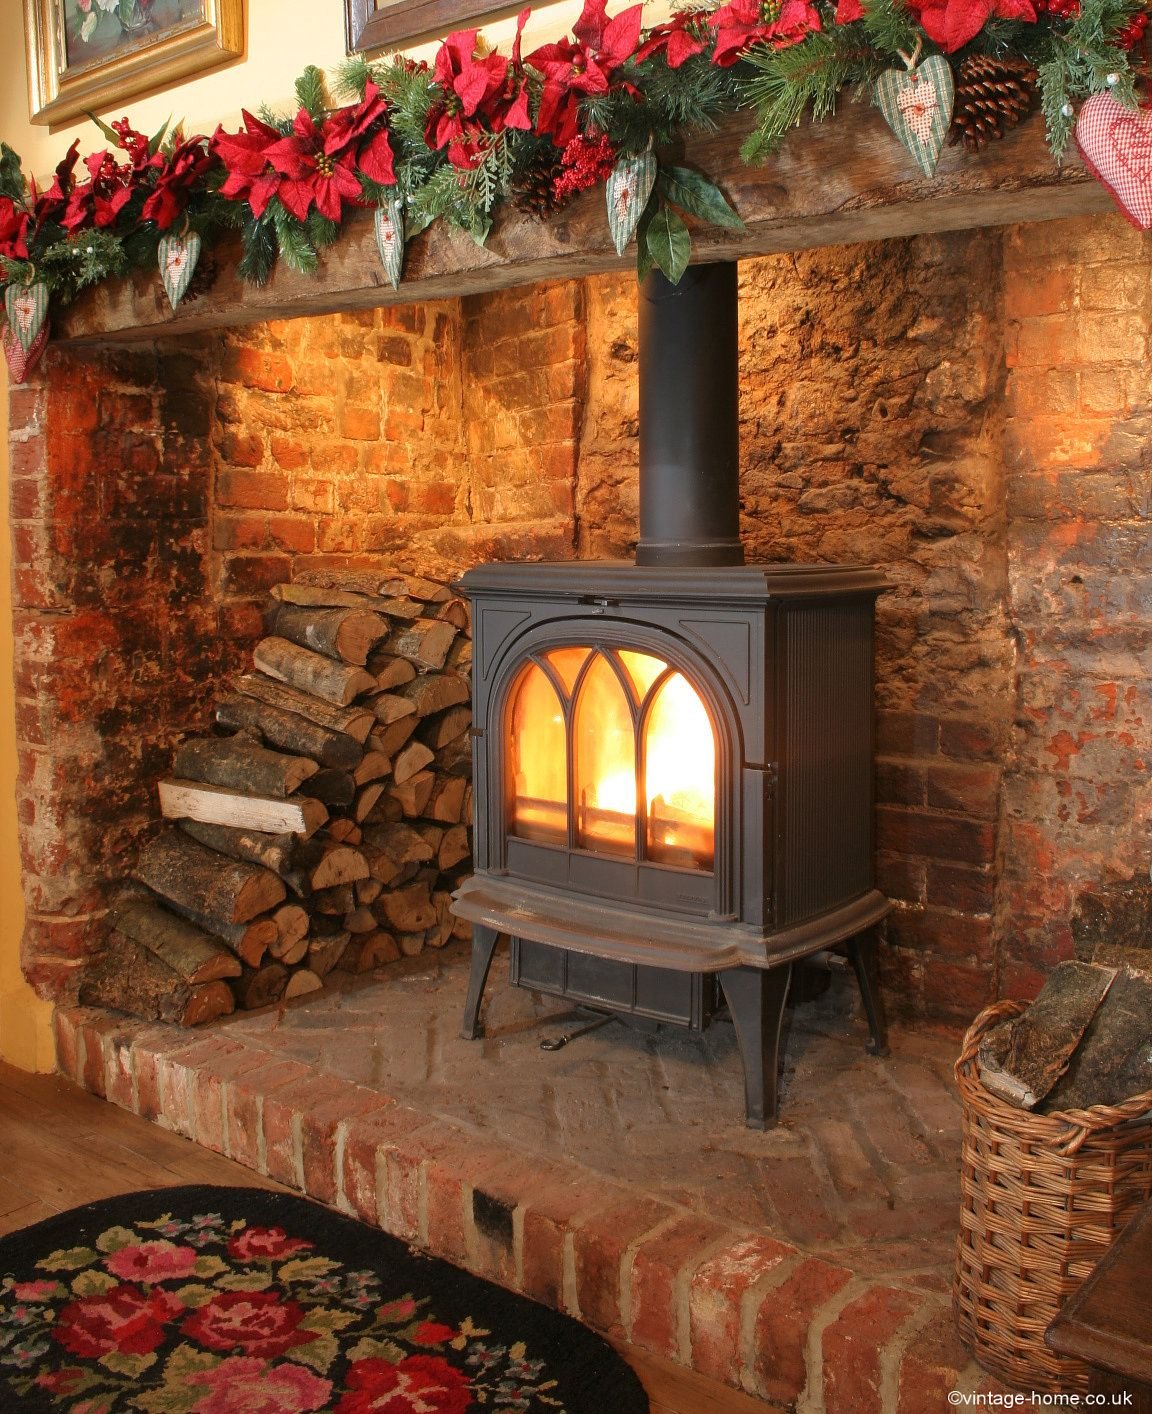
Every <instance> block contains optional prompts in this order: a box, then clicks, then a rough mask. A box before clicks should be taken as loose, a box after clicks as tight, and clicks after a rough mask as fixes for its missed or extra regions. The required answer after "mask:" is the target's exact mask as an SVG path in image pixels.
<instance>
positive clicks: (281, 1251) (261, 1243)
mask: <svg viewBox="0 0 1152 1414" xmlns="http://www.w3.org/2000/svg"><path fill="white" fill-rule="evenodd" d="M315 1245H316V1244H315V1243H313V1242H305V1240H304V1239H303V1238H302V1237H289V1236H288V1234H287V1233H286V1232H285V1231H284V1229H283V1228H282V1227H246V1228H245V1229H244V1231H243V1232H240V1233H237V1234H236V1236H235V1237H232V1238H229V1240H228V1255H229V1256H230V1257H236V1258H238V1259H239V1260H240V1261H241V1262H254V1261H260V1260H261V1259H275V1258H279V1257H291V1256H292V1254H293V1253H294V1252H310V1251H311V1250H312V1248H313V1247H314V1246H315Z"/></svg>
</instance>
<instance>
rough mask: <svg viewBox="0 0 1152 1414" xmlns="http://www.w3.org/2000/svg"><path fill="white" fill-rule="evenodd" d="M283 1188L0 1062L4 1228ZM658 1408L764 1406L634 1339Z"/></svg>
mask: <svg viewBox="0 0 1152 1414" xmlns="http://www.w3.org/2000/svg"><path fill="white" fill-rule="evenodd" d="M183 1183H215V1184H235V1185H240V1186H245V1187H250V1188H251V1187H259V1188H277V1189H278V1188H280V1185H279V1184H276V1183H271V1182H270V1181H269V1180H268V1179H266V1178H261V1177H260V1175H259V1174H257V1173H253V1172H252V1170H251V1169H246V1168H242V1167H241V1166H240V1165H239V1164H234V1163H233V1162H232V1161H231V1160H230V1159H225V1158H221V1157H219V1156H218V1155H216V1154H213V1153H210V1152H209V1151H208V1150H206V1149H201V1148H200V1147H199V1146H198V1145H196V1144H193V1143H192V1142H191V1141H190V1140H187V1139H181V1138H180V1137H179V1136H177V1135H175V1134H170V1133H168V1131H167V1130H164V1129H160V1128H158V1127H157V1126H156V1125H154V1124H149V1123H147V1121H145V1120H142V1119H140V1118H138V1117H137V1116H136V1115H131V1114H128V1113H127V1112H126V1111H125V1110H120V1109H117V1108H116V1106H115V1105H109V1104H105V1103H104V1101H103V1100H98V1099H97V1098H96V1097H95V1096H94V1095H89V1094H87V1093H86V1092H84V1091H83V1090H79V1089H77V1088H76V1087H75V1086H74V1085H71V1084H69V1083H68V1082H67V1081H64V1080H62V1079H60V1077H59V1076H54V1075H51V1076H49V1075H27V1074H25V1072H24V1071H21V1070H14V1069H13V1068H12V1067H11V1066H7V1065H3V1064H0V1234H2V1233H6V1232H14V1231H15V1230H16V1229H17V1228H21V1227H27V1226H29V1225H30V1224H31V1223H36V1222H39V1221H40V1220H41V1219H42V1218H47V1217H51V1216H52V1214H53V1213H59V1212H63V1211H64V1210H65V1209H67V1208H75V1207H78V1206H79V1205H80V1204H82V1203H92V1202H95V1201H96V1199H98V1198H111V1197H114V1196H115V1195H116V1194H118V1193H131V1192H132V1191H133V1190H135V1189H140V1188H169V1187H172V1186H173V1185H175V1184H183ZM617 1349H619V1350H620V1353H621V1354H622V1355H623V1356H624V1357H625V1359H626V1360H628V1362H629V1364H631V1365H632V1367H633V1368H634V1369H635V1370H636V1372H637V1374H639V1376H640V1378H641V1380H642V1381H643V1383H644V1386H645V1388H646V1389H647V1390H648V1393H649V1396H650V1398H651V1401H652V1414H764V1411H765V1410H766V1409H767V1408H768V1407H769V1406H767V1405H765V1404H764V1403H763V1402H761V1401H760V1400H755V1399H751V1398H749V1397H748V1396H747V1395H743V1394H737V1393H735V1392H734V1391H731V1390H726V1389H724V1388H723V1387H722V1386H720V1385H716V1384H713V1383H712V1381H710V1380H704V1379H701V1378H700V1377H699V1376H698V1375H694V1374H692V1373H691V1372H690V1371H687V1370H685V1369H683V1367H682V1366H679V1365H674V1364H672V1363H671V1362H670V1361H666V1360H660V1359H658V1358H657V1357H654V1356H650V1355H646V1354H644V1353H643V1352H641V1351H638V1350H634V1349H631V1348H630V1347H626V1346H621V1345H617Z"/></svg>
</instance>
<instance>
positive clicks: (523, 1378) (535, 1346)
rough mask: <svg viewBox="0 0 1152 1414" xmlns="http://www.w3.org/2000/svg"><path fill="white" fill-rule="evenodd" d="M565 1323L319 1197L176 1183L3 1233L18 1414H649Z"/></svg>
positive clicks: (588, 1336)
mask: <svg viewBox="0 0 1152 1414" xmlns="http://www.w3.org/2000/svg"><path fill="white" fill-rule="evenodd" d="M647 1409H648V1401H647V1398H646V1397H645V1395H644V1393H643V1391H642V1389H641V1387H640V1384H639V1382H638V1381H637V1379H636V1377H635V1375H634V1374H633V1373H632V1371H631V1370H630V1369H629V1368H628V1366H627V1365H626V1364H624V1362H623V1361H622V1360H621V1359H620V1357H619V1356H618V1355H617V1354H616V1352H615V1351H614V1350H612V1348H611V1347H610V1346H609V1345H607V1344H606V1343H605V1342H604V1341H602V1340H601V1339H600V1338H599V1337H598V1336H596V1335H594V1334H593V1333H592V1332H591V1331H589V1330H587V1329H585V1327H583V1326H581V1325H580V1324H578V1323H577V1322H576V1321H573V1320H571V1319H569V1318H568V1317H566V1316H561V1315H558V1314H557V1313H556V1312H554V1311H549V1310H547V1309H546V1308H544V1307H542V1306H538V1305H536V1304H535V1303H533V1302H531V1301H528V1300H526V1299H525V1298H524V1297H520V1296H515V1295H513V1294H511V1293H510V1292H507V1291H503V1290H502V1289H501V1288H499V1287H496V1286H493V1285H492V1284H491V1283H489V1282H486V1281H482V1280H480V1279H479V1278H477V1277H473V1276H470V1275H469V1274H468V1273H467V1272H462V1271H459V1270H458V1269H457V1268H455V1267H452V1266H450V1265H449V1264H448V1263H446V1262H441V1261H438V1260H436V1259H435V1258H432V1257H425V1256H423V1255H422V1254H420V1253H419V1252H417V1251H415V1250H414V1249H412V1248H410V1247H407V1246H406V1245H405V1244H404V1243H402V1242H399V1241H398V1240H397V1239H395V1238H392V1237H389V1236H388V1235H387V1234H385V1233H382V1232H379V1231H377V1230H376V1229H375V1228H369V1227H365V1226H363V1225H362V1224H360V1223H357V1222H353V1221H351V1220H350V1219H348V1218H342V1217H340V1216H339V1215H338V1214H336V1213H332V1212H330V1211H329V1210H328V1209H326V1208H321V1207H318V1206H317V1205H316V1204H314V1203H310V1202H308V1201H307V1200H306V1199H303V1198H296V1197H292V1196H290V1195H286V1194H279V1193H269V1192H266V1191H264V1190H262V1189H255V1188H205V1187H194V1188H166V1189H159V1190H155V1191H151V1192H147V1193H134V1194H129V1195H128V1196H126V1197H123V1198H114V1199H109V1200H107V1201H105V1202H100V1203H92V1204H89V1205H88V1206H87V1207H84V1208H76V1209H74V1210H73V1211H71V1212H68V1213H62V1214H60V1215H58V1216H57V1217H54V1218H49V1219H48V1220H47V1221H46V1222H42V1223H37V1224H36V1225H35V1226H34V1227H29V1228H24V1229H23V1230H22V1231H20V1232H16V1233H12V1234H11V1235H10V1236H8V1237H5V1238H0V1410H3V1411H5V1414H8V1411H10V1410H11V1411H17V1410H19V1411H26V1410H54V1411H63V1410H67V1411H69V1414H121V1411H126V1412H127V1411H138V1414H300V1412H301V1411H311V1410H333V1411H335V1414H467V1411H471V1410H484V1411H492V1414H511V1411H532V1412H533V1414H535V1411H540V1412H541V1414H544V1411H547V1414H643V1411H646V1410H647Z"/></svg>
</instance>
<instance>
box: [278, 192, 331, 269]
mask: <svg viewBox="0 0 1152 1414" xmlns="http://www.w3.org/2000/svg"><path fill="white" fill-rule="evenodd" d="M268 209H269V211H270V212H271V213H272V222H273V225H274V226H275V229H276V245H277V247H278V248H279V252H280V259H281V260H283V262H284V264H285V265H287V266H288V268H289V269H290V270H298V271H299V272H300V273H301V274H302V275H311V274H312V273H313V271H314V270H315V269H316V267H317V265H318V264H319V262H318V260H317V258H316V247H315V246H314V245H313V244H312V242H311V241H310V240H309V239H308V230H307V227H305V226H304V225H302V224H301V222H299V221H297V219H296V217H295V216H293V215H292V214H291V212H289V211H288V210H287V209H286V208H285V207H284V205H283V204H282V203H281V202H279V201H272V202H270V203H269V205H268Z"/></svg>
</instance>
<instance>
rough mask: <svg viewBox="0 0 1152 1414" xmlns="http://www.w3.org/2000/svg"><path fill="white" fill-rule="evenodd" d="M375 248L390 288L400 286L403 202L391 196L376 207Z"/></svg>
mask: <svg viewBox="0 0 1152 1414" xmlns="http://www.w3.org/2000/svg"><path fill="white" fill-rule="evenodd" d="M375 222H376V249H377V250H378V251H379V252H380V263H381V264H382V265H383V266H384V273H385V274H386V275H387V276H388V278H389V280H391V282H392V288H393V289H394V290H398V289H399V288H400V273H401V271H402V270H403V269H404V203H403V202H402V201H401V200H400V199H399V198H398V197H393V199H392V200H391V201H389V202H388V203H387V204H386V205H383V206H378V207H377V208H376V217H375Z"/></svg>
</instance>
